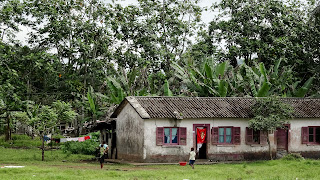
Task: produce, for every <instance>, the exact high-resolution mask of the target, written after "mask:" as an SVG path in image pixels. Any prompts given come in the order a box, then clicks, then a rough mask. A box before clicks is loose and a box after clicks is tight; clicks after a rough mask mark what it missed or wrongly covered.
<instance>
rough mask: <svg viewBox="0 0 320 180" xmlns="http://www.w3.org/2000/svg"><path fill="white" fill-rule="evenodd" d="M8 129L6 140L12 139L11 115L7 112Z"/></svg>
mask: <svg viewBox="0 0 320 180" xmlns="http://www.w3.org/2000/svg"><path fill="white" fill-rule="evenodd" d="M6 119H7V129H6V136H5V141H9V140H11V128H10V115H9V114H8V112H7V117H6Z"/></svg>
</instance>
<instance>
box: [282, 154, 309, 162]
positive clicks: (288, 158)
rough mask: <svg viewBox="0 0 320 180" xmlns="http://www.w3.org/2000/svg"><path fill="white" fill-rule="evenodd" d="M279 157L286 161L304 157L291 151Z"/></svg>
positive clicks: (298, 159) (299, 159)
mask: <svg viewBox="0 0 320 180" xmlns="http://www.w3.org/2000/svg"><path fill="white" fill-rule="evenodd" d="M281 159H282V160H286V161H301V160H304V157H302V156H301V154H298V153H292V154H287V155H285V156H283V157H282V158H281Z"/></svg>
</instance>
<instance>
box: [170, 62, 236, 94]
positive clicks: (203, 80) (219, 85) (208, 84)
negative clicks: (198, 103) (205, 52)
mask: <svg viewBox="0 0 320 180" xmlns="http://www.w3.org/2000/svg"><path fill="white" fill-rule="evenodd" d="M172 67H173V69H175V71H176V74H175V76H176V77H177V78H179V79H181V80H182V81H183V82H184V83H185V84H186V86H187V87H188V88H189V89H190V90H191V91H195V92H197V94H198V95H199V96H219V97H226V96H227V95H228V93H229V90H230V88H229V83H228V78H229V75H228V72H229V71H230V69H232V67H231V66H229V62H228V61H225V62H222V63H216V62H215V61H214V60H213V59H211V58H209V59H207V60H206V61H204V62H203V63H202V65H200V68H198V67H195V66H194V65H193V64H190V65H189V66H188V67H187V68H186V69H184V68H183V67H181V66H180V65H178V64H177V63H173V64H172Z"/></svg>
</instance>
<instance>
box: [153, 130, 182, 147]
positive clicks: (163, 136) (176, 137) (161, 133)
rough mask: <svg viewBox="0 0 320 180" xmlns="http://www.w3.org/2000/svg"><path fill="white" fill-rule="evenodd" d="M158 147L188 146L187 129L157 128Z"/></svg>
mask: <svg viewBox="0 0 320 180" xmlns="http://www.w3.org/2000/svg"><path fill="white" fill-rule="evenodd" d="M156 136H157V140H156V144H157V145H186V144H187V128H185V127H157V134H156Z"/></svg>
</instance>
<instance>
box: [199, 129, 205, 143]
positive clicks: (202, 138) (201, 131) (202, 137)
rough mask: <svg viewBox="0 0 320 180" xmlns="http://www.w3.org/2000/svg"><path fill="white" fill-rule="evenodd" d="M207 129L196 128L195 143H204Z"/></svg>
mask: <svg viewBox="0 0 320 180" xmlns="http://www.w3.org/2000/svg"><path fill="white" fill-rule="evenodd" d="M206 135H207V129H206V128H203V129H197V144H203V143H206V142H205V141H206Z"/></svg>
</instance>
